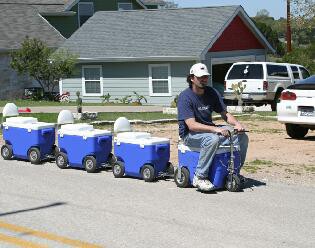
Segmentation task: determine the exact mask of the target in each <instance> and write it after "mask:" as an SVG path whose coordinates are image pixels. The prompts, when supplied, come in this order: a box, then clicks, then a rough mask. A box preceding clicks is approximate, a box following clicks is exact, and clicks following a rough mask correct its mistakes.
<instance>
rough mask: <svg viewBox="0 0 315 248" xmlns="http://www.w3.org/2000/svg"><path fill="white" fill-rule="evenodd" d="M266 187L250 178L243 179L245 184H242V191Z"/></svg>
mask: <svg viewBox="0 0 315 248" xmlns="http://www.w3.org/2000/svg"><path fill="white" fill-rule="evenodd" d="M259 186H266V183H265V182H261V181H258V180H256V179H252V178H245V182H244V184H243V189H248V188H252V187H259Z"/></svg>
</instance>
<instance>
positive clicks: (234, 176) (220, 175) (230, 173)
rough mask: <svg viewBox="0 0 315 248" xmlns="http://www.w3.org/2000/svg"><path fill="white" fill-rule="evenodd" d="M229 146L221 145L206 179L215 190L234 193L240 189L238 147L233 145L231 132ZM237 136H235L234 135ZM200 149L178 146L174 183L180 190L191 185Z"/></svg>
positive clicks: (231, 133)
mask: <svg viewBox="0 0 315 248" xmlns="http://www.w3.org/2000/svg"><path fill="white" fill-rule="evenodd" d="M229 134H230V136H229V145H227V146H226V145H224V146H223V145H221V146H220V147H219V148H218V150H217V152H216V155H215V156H214V159H213V161H212V164H211V166H210V169H209V174H208V179H209V180H210V182H211V183H212V184H213V185H214V187H215V189H222V188H224V187H225V188H226V189H227V190H228V191H231V192H236V191H239V190H240V188H241V180H240V176H239V174H240V169H241V161H240V153H239V149H240V148H239V146H238V145H234V144H233V137H232V136H233V132H229ZM234 135H237V134H234ZM199 155H200V148H194V147H189V146H186V145H184V144H179V145H178V168H177V169H176V170H175V175H174V179H175V183H176V185H177V186H178V187H180V188H187V187H189V186H190V185H192V182H193V178H194V174H195V170H196V167H197V164H198V161H199Z"/></svg>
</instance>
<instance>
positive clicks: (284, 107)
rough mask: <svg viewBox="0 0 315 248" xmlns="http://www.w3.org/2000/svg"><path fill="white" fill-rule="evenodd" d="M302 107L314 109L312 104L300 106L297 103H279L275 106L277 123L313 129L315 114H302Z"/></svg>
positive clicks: (304, 103) (305, 103) (300, 104)
mask: <svg viewBox="0 0 315 248" xmlns="http://www.w3.org/2000/svg"><path fill="white" fill-rule="evenodd" d="M303 106H304V107H314V105H313V103H312V102H309V103H307V102H303V104H302V103H299V102H298V101H281V102H280V103H278V104H277V116H278V121H279V122H281V123H290V124H301V125H310V126H314V127H315V112H314V111H313V112H304V111H303Z"/></svg>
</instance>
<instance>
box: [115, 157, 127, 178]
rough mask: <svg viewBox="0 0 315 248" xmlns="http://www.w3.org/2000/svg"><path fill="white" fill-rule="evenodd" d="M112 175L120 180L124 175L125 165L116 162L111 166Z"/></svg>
mask: <svg viewBox="0 0 315 248" xmlns="http://www.w3.org/2000/svg"><path fill="white" fill-rule="evenodd" d="M113 174H114V177H116V178H121V177H123V176H124V175H125V165H124V163H123V162H121V161H117V162H116V163H114V165H113Z"/></svg>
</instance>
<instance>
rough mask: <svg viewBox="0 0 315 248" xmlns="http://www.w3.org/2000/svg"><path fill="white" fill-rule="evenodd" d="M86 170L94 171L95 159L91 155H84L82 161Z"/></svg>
mask: <svg viewBox="0 0 315 248" xmlns="http://www.w3.org/2000/svg"><path fill="white" fill-rule="evenodd" d="M83 165H84V168H85V170H86V172H88V173H93V172H95V171H96V159H95V158H94V157H93V156H86V157H85V159H84V162H83Z"/></svg>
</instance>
